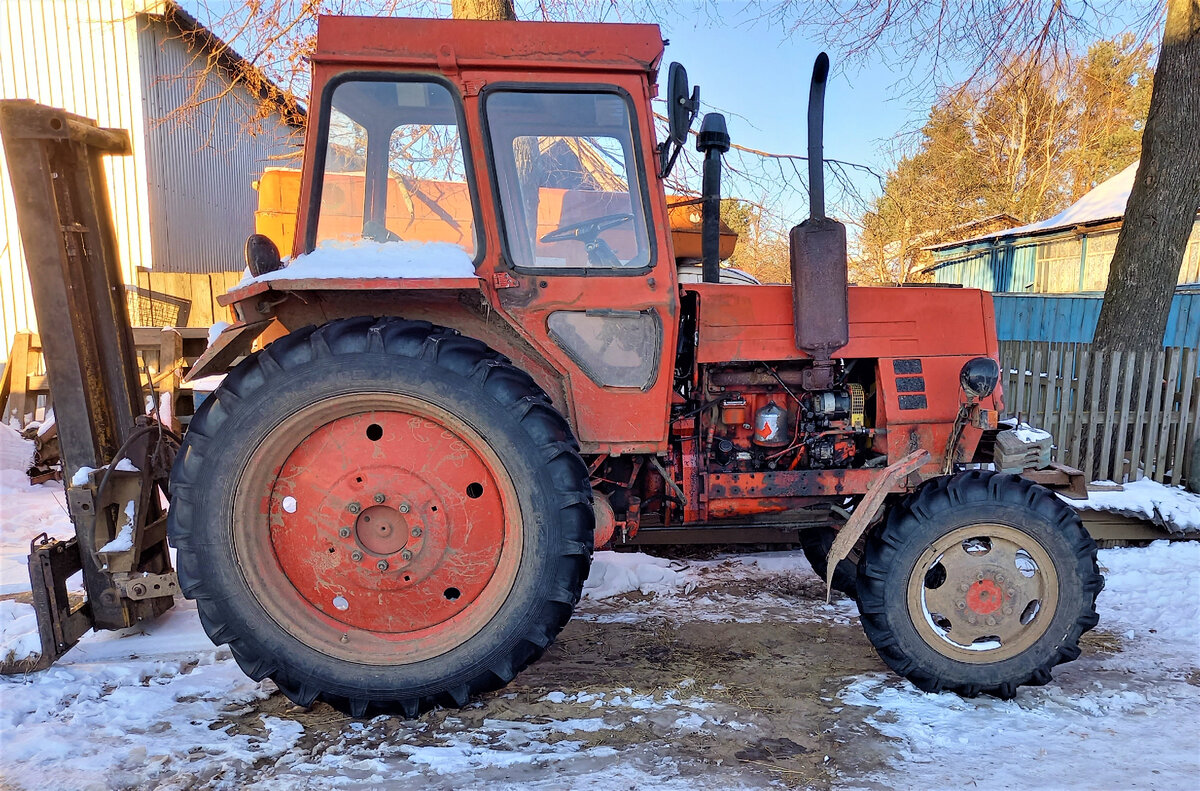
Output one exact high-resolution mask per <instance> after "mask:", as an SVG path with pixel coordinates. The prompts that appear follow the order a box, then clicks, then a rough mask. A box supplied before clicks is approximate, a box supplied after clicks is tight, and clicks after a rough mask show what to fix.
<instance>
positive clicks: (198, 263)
mask: <svg viewBox="0 0 1200 791" xmlns="http://www.w3.org/2000/svg"><path fill="white" fill-rule="evenodd" d="M139 29H140V30H139V40H140V43H141V51H142V71H141V80H142V90H143V95H144V96H145V98H146V117H147V119H148V121H147V137H146V147H147V151H148V160H149V186H150V196H151V199H152V200H151V215H150V230H151V236H152V239H153V250H154V266H155V269H157V270H160V271H166V272H192V273H200V272H221V271H230V270H239V269H241V268H242V267H243V266H244V262H243V250H244V247H245V242H246V237H247V236H249V235H250V234H251V233H253V232H254V210H255V207H256V206H257V198H256V193H255V192H254V189H253V187H252V182H253V181H255V180H257V179H258V178H259V177H260V176H261V174H262V171H263V169H264V168H265V167H267V165H269V164H281V163H280V162H278V160H272V159H271V157H278V156H282V155H284V154H287V153H289V152H294V151H296V145H297V144H298V142H299V137H295V138H294V139H293V137H292V133H293V129H292V127H290V126H288V125H287V124H285V123H283V122H282V120H281V119H280V118H279V117H278V116H275V117H273V118H269V119H266V120H263V121H261V122H260V128H259V129H258V130H256V131H257V134H251V132H250V131H249V130H250V129H252V128H253V127H254V124H255V122H254V120H253V119H254V115H255V110H256V109H257V99H256V98H252V97H251V96H250V95H249V93H248V92H247V91H246V90H244V89H242V88H240V87H239V88H237V89H235V91H234V92H233V93H231V94H230V95H229V96H227V97H225V98H222V99H218V100H215V101H212V102H210V103H208V104H204V105H201V106H199V107H197V108H195V109H193V110H191V111H190V112H189V113H188V114H187V116H186V117H185V118H182V119H170V120H164V119H166V117H167V116H168V114H169V113H170V112H171V110H172V109H173V108H177V107H181V106H183V105H184V104H185V103H187V102H188V97H189V95H190V93H191V87H192V84H191V80H192V78H193V77H194V76H195V75H196V74H198V73H200V72H201V71H202V69H203V67H204V66H205V60H204V58H203V56H201V57H199V58H198V57H197V56H196V53H195V52H194V51H192V50H190V49H189V47H188V45H187V44H186V42H185V41H184V40H183V39H182V38H180V36H179V35H178V34H177V33H176V32H175V31H174V30H172V29H170V28H168V27H167V26H166V25H165V24H163V23H162V22H161V21H159V20H157V19H151V18H141V21H140V24H139ZM227 86H228V83H226V82H225V81H224V79H221V78H218V79H214V80H211V87H209V88H207V89H206V94H205V96H206V98H207V97H212V96H216V95H217V94H219V93H220V92H222V91H224V90H225V89H226V88H227Z"/></svg>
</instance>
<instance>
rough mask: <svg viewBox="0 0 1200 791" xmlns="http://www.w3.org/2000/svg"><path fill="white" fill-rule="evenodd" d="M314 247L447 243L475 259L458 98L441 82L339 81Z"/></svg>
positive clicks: (330, 121)
mask: <svg viewBox="0 0 1200 791" xmlns="http://www.w3.org/2000/svg"><path fill="white" fill-rule="evenodd" d="M327 123H328V126H327V130H328V134H327V142H326V146H325V166H324V173H323V174H322V182H321V202H320V209H319V212H320V214H319V219H318V223H317V234H316V242H317V243H320V242H322V241H326V240H338V241H356V240H359V239H371V240H374V241H377V242H395V241H401V240H404V241H418V242H450V243H452V244H456V245H458V246H460V247H462V248H463V249H464V250H465V251H466V252H467V253H468V255H470V256H471V257H472V258H474V256H475V250H476V239H475V213H474V207H473V203H472V200H471V190H470V188H469V186H468V183H467V173H466V168H465V166H464V163H463V152H462V137H461V135H460V131H459V125H458V113H457V107H456V103H455V100H454V97H453V96H452V95H451V94H450V91H449V90H447V89H446V87H445V86H443V85H442V84H440V83H435V82H413V81H403V82H402V81H398V80H394V79H359V80H348V81H345V82H341V83H338V84H337V85H336V86H335V87H334V89H333V93H332V96H331V99H330V110H329V113H328V115H327Z"/></svg>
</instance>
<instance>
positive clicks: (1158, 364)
mask: <svg viewBox="0 0 1200 791" xmlns="http://www.w3.org/2000/svg"><path fill="white" fill-rule="evenodd" d="M1151 359H1152V369H1151V373H1150V412H1149V414H1148V415H1147V416H1146V435H1145V439H1143V440H1142V468H1143V470H1144V472H1145V474H1146V477H1148V478H1154V479H1155V480H1158V478H1157V477H1155V476H1156V472H1155V470H1154V460H1155V453H1154V451H1155V447H1154V440H1155V438H1156V437H1158V428H1159V424H1160V423H1161V422H1162V401H1163V388H1164V382H1163V366H1164V364H1165V363H1166V360H1167V357H1166V355H1165V354H1155V355H1152V357H1151Z"/></svg>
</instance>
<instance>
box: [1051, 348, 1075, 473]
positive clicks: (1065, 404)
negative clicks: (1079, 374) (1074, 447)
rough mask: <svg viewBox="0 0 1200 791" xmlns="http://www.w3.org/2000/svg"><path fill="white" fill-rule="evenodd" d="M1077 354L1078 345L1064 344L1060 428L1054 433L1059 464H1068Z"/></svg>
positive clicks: (1059, 415)
mask: <svg viewBox="0 0 1200 791" xmlns="http://www.w3.org/2000/svg"><path fill="white" fill-rule="evenodd" d="M1077 353H1078V347H1077V346H1076V344H1073V343H1064V344H1062V358H1061V362H1062V380H1061V382H1060V387H1061V391H1060V392H1061V395H1060V396H1059V402H1058V403H1059V406H1058V427H1057V430H1056V431H1055V432H1054V442H1055V445H1057V447H1058V453H1057V455H1056V456H1055V457H1054V459H1055V461H1057V462H1058V463H1059V464H1066V463H1067V443H1068V441H1069V439H1070V436H1071V435H1070V433H1068V431H1067V425H1068V423H1067V421H1068V418H1069V417H1070V415H1071V404H1072V402H1071V394H1072V393H1073V392H1074V389H1075V356H1076V354H1077Z"/></svg>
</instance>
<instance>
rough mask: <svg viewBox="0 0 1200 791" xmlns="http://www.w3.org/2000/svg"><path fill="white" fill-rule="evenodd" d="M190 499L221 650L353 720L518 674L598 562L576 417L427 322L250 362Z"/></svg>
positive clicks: (182, 524)
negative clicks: (571, 424)
mask: <svg viewBox="0 0 1200 791" xmlns="http://www.w3.org/2000/svg"><path fill="white" fill-rule="evenodd" d="M171 488H172V495H173V499H172V503H171V510H170V515H169V520H168V530H169V533H170V538H171V541H172V544H173V545H174V546H175V548H176V549H177V551H178V569H179V572H178V573H179V580H180V584H181V587H182V589H183V592H184V594H185V595H187V596H188V597H189V598H193V599H195V600H196V602H197V609H198V611H199V614H200V619H201V622H202V623H203V625H204V628H205V631H206V632H207V633H208V635H209V637H210V638H212V640H213V642H215V643H228V644H229V647H230V649H231V651H232V653H233V655H234V658H235V659H237V661H238V664H239V665H241V667H242V669H243V670H245V672H246V673H247V674H248V675H250V676H251V677H252V678H254V679H256V680H257V679H261V678H263V677H270V678H272V679H273V680H274V681H275V682H276V683H277V684H278V686H279V688H280V689H281V690H282V691H283V692H284V693H285V694H286V695H287V696H288V697H290V698H292V699H293V700H294V701H296V702H297V703H300V704H302V705H308V704H310V703H312V702H313V701H314V700H316V699H317V698H321V699H324V700H326V701H328V702H329V703H331V704H333V705H334V706H337V707H339V708H342V709H344V710H347V711H349V712H351V713H353V714H355V715H362V714H365V713H366V712H367V711H368V710H371V709H375V710H387V709H400V710H402V711H404V712H405V713H407V714H409V715H414V714H416V713H417V711H419V710H420V709H423V708H427V707H429V706H431V705H433V704H434V703H435V702H442V703H447V704H451V705H459V706H461V705H463V704H465V703H466V701H467V700H468V698H469V697H470V696H471V695H473V694H475V693H478V692H481V691H485V690H489V689H495V688H497V687H500V686H503V685H504V684H506V683H508V682H509V681H511V680H512V678H513V676H514V675H515V674H516V673H517V672H519V671H520V670H521V669H522V668H523V667H525V666H526V665H528V664H529V663H530V662H532V661H533V660H534V659H536V658H537V657H538V656H539V655H540V654H541V653H542V651H543V650H545V648H546V646H547V645H548V644H549V643H550V642H551V641H552V640H553V639H554V637H555V636H556V635H557V634H558V631H559V630H560V629H561V628H562V627H563V625H564V624H565V623H566V621H567V619H568V618H569V617H570V615H571V611H572V608H573V607H574V605H575V604H576V603H577V602H578V600H579V596H580V591H581V589H582V585H583V581H584V579H585V578H586V577H587V572H588V564H589V561H590V558H591V548H592V526H593V515H592V509H591V486H590V484H589V483H588V474H587V468H586V467H585V466H584V464H583V461H582V459H580V457H579V452H578V446H577V445H576V443H575V440H574V439H573V437H572V436H571V432H570V429H569V428H568V426H567V423H566V421H564V420H563V418H562V416H561V415H559V414H558V412H556V411H555V410H554V408H553V406H552V405H551V404H550V401H549V399H547V398H546V396H545V394H544V393H543V392H542V391H541V390H540V388H538V386H537V385H536V384H535V383H534V382H533V380H532V379H530V378H529V376H527V375H526V374H524V373H523V372H521V371H519V370H517V369H516V368H514V367H513V366H512V365H511V364H510V363H509V361H508V360H507V359H505V358H504V357H502V356H501V355H499V354H497V353H496V352H494V351H492V350H490V349H488V348H487V347H486V346H484V345H483V344H482V343H480V342H479V341H476V340H472V339H469V338H464V337H462V336H460V335H459V334H458V333H457V332H455V331H453V330H448V329H445V328H441V327H435V326H433V325H430V324H426V323H423V322H410V321H402V320H399V319H392V318H384V319H372V318H358V319H344V320H338V321H334V322H330V323H329V324H326V325H324V326H322V327H320V328H318V329H315V330H313V329H306V330H300V331H298V332H295V333H292V334H290V335H288V336H286V337H284V338H281V339H280V340H278V341H276V342H275V343H273V344H271V345H270V346H268V347H266V348H265V349H263V350H262V351H260V352H258V353H257V354H255V355H253V356H251V357H249V358H247V359H246V360H245V361H244V362H242V363H241V364H239V365H238V366H237V367H236V368H235V369H234V370H233V371H232V372H230V374H229V375H228V376H227V377H226V379H225V382H224V383H223V384H222V386H221V387H220V388H219V389H218V390H217V391H216V392H215V393H213V395H212V396H210V397H209V398H208V399H206V400H205V402H204V404H203V405H202V406H201V408H200V410H199V411H198V412H197V414H196V416H195V418H194V419H193V421H192V424H191V427H190V428H189V431H188V433H187V439H186V442H185V444H184V447H183V449H182V450H181V451H180V453H179V456H178V459H177V461H176V464H175V467H174V470H173V472H172V479H171Z"/></svg>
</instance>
